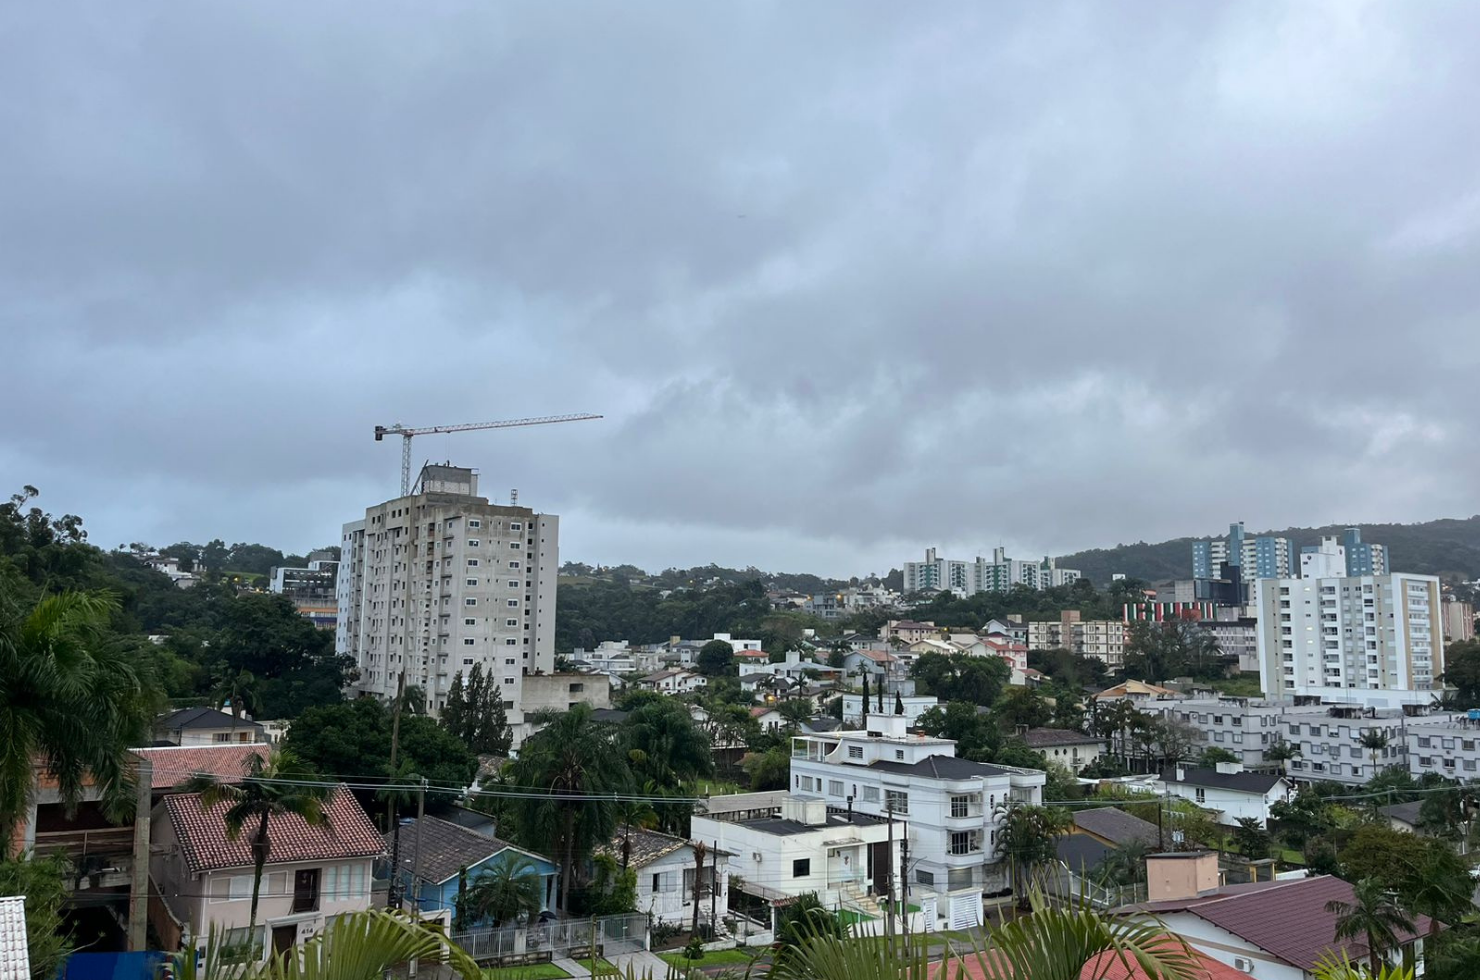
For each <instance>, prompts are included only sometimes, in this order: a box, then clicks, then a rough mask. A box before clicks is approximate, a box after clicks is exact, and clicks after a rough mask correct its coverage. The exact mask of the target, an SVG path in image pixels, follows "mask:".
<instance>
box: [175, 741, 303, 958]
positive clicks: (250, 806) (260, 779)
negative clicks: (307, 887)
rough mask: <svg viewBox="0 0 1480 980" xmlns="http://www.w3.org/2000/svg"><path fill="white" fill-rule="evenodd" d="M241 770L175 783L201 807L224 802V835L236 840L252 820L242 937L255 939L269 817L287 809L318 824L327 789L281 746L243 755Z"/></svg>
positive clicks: (287, 813) (269, 841) (269, 845)
mask: <svg viewBox="0 0 1480 980" xmlns="http://www.w3.org/2000/svg"><path fill="white" fill-rule="evenodd" d="M242 776H243V778H242V780H241V782H239V783H223V782H222V781H221V780H220V779H219V778H218V777H216V776H213V775H199V776H193V777H191V778H190V779H189V780H187V781H186V782H185V783H184V784H183V785H182V786H181V787H180V789H181V791H182V792H186V793H199V794H200V808H201V809H202V810H210V809H213V808H215V807H222V806H224V807H225V812H224V813H223V814H222V820H223V821H224V822H225V824H226V839H227V840H230V841H234V840H236V839H237V838H238V837H240V836H241V833H242V831H243V830H244V829H246V828H247V827H249V826H252V825H254V824H255V827H253V829H252V831H251V834H252V840H251V850H252V908H251V911H250V912H249V913H248V917H247V937H248V941H249V942H256V932H257V899H258V896H259V894H260V892H261V890H262V869H263V867H264V866H265V865H266V864H267V861H268V859H269V858H270V857H271V856H272V839H271V837H270V836H269V835H268V823H269V821H271V819H272V818H273V817H285V816H290V815H291V816H296V817H300V818H302V820H303V822H304V823H306V824H308V825H309V826H310V827H318V826H320V825H322V824H323V823H324V803H325V801H326V800H327V799H328V796H329V792H328V789H327V788H326V787H324V786H319V785H315V784H312V783H306V782H304V781H303V780H304V779H305V778H306V776H307V774H306V773H305V772H304V771H303V770H302V769H300V768H299V767H298V764H297V761H296V760H295V759H294V758H293V757H292V756H291V755H289V754H288V753H286V752H274V753H273V754H272V755H271V756H269V757H268V760H267V761H266V762H265V763H264V762H263V761H262V756H260V755H257V754H255V753H254V754H252V755H250V756H248V757H247V761H246V762H245V763H244V764H243V766H242Z"/></svg>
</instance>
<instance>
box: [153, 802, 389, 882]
mask: <svg viewBox="0 0 1480 980" xmlns="http://www.w3.org/2000/svg"><path fill="white" fill-rule="evenodd" d="M165 806H166V808H167V809H168V810H169V814H170V825H171V826H172V827H174V830H175V836H176V837H178V838H179V840H180V847H181V850H182V851H183V852H184V855H185V861H186V863H187V864H188V865H189V866H190V870H191V871H192V872H198V871H214V870H217V869H220V868H244V867H250V866H251V864H252V849H251V844H250V841H251V834H250V831H249V829H247V828H244V829H243V830H242V832H241V833H240V834H239V835H237V838H236V840H234V841H233V840H227V839H226V820H225V816H226V811H227V810H229V809H230V808H231V804H230V803H228V802H225V801H223V802H221V803H217V804H216V805H215V806H213V807H211V808H210V809H208V810H203V809H201V805H200V796H199V794H194V793H180V794H176V795H174V796H167V797H165ZM267 836H268V840H269V841H270V842H271V845H272V849H271V851H270V852H269V856H268V859H267V863H268V864H269V865H273V864H290V863H293V862H297V861H332V860H337V859H341V858H354V857H374V856H376V855H379V854H380V853H381V852H382V851H383V850H384V846H383V842H382V841H381V839H380V834H378V833H377V832H376V830H375V827H374V826H373V825H372V824H371V823H370V818H369V817H367V816H365V811H364V810H362V809H360V804H359V803H358V802H356V801H355V798H354V794H352V793H351V792H350V791H349V790H348V789H347V788H345V787H344V786H340V787H338V788H337V789H335V790H334V791H333V792H332V793H331V795H330V797H329V800H328V802H326V803H325V805H324V822H323V823H322V824H320V825H319V826H317V827H310V826H309V825H308V824H307V823H305V822H304V820H303V818H302V817H299V816H294V815H291V814H283V815H275V816H273V817H270V818H269V819H268V821H267Z"/></svg>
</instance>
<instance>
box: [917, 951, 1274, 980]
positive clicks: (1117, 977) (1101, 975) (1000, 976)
mask: <svg viewBox="0 0 1480 980" xmlns="http://www.w3.org/2000/svg"><path fill="white" fill-rule="evenodd" d="M1192 952H1193V955H1195V956H1196V957H1197V962H1198V967H1199V969H1198V970H1197V971H1196V972H1194V973H1193V974H1192V975H1191V976H1190V977H1189V978H1188V980H1249V975H1248V974H1247V973H1243V972H1242V971H1239V970H1235V969H1234V968H1233V967H1231V966H1228V965H1226V964H1224V963H1219V962H1218V961H1217V960H1215V959H1213V958H1212V957H1211V956H1208V955H1207V954H1206V953H1203V952H1201V951H1200V950H1196V949H1194V950H1193V951H1192ZM987 959H988V960H990V961H991V962H990V963H987V964H984V963H983V962H982V958H981V957H979V956H977V955H976V954H975V953H967V954H965V955H964V956H962V957H961V958H959V959H956V960H952V961H949V963H950V965H949V969H948V970H947V972H946V974H945V976H944V977H938V974H939V973H940V967H941V964H939V963H935V964H932V965H931V967H930V976H931V978H932V980H937V977H938V980H1005V978H1007V977H1010V976H1011V969H1010V967H1009V966H1008V964H1007V963H1005V962H1003V961H1002V960H1001V958H1000V956H999V955H996V954H995V953H989V955H988V956H987ZM984 966H989V967H990V969H991V972H990V973H988V972H986V971H985V970H984V969H983V967H984ZM1079 976H1080V980H1149V978H1148V976H1147V973H1146V971H1145V970H1142V969H1141V968H1140V966H1138V965H1137V964H1136V962H1135V961H1134V960H1131V961H1130V962H1128V963H1127V962H1124V961H1122V960H1120V959H1119V958H1117V957H1116V956H1115V955H1114V954H1113V953H1101V954H1100V955H1099V956H1096V957H1095V958H1094V959H1091V960H1090V961H1088V962H1087V963H1085V964H1084V966H1082V967H1081V968H1080V970H1079Z"/></svg>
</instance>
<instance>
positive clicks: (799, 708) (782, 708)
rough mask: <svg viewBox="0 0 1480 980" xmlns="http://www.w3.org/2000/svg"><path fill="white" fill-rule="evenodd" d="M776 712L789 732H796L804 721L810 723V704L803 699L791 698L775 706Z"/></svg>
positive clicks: (811, 709)
mask: <svg viewBox="0 0 1480 980" xmlns="http://www.w3.org/2000/svg"><path fill="white" fill-rule="evenodd" d="M776 711H777V712H778V713H780V715H781V719H782V721H784V722H785V723H786V727H787V728H788V729H789V730H790V731H793V732H794V731H796V730H797V729H798V728H800V727H801V725H802V723H803V722H805V721H810V720H811V718H812V715H813V708H812V702H811V701H808V700H807V699H805V698H792V699H791V700H789V701H782V702H781V703H780V704H778V705H776Z"/></svg>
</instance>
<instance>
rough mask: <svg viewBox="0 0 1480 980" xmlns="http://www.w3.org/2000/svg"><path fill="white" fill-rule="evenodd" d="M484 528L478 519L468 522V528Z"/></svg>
mask: <svg viewBox="0 0 1480 980" xmlns="http://www.w3.org/2000/svg"><path fill="white" fill-rule="evenodd" d="M449 523H450V522H449ZM482 526H483V522H482V521H480V520H478V519H476V518H474V519H472V520H470V521H468V527H475V528H476V527H482Z"/></svg>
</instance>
